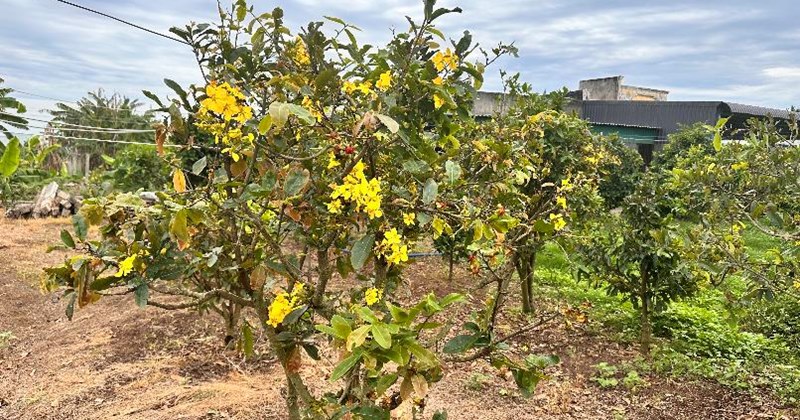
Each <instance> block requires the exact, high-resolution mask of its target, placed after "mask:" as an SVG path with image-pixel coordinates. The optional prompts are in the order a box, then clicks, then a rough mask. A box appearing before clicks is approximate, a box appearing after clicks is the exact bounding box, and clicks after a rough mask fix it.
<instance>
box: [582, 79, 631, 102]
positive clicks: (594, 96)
mask: <svg viewBox="0 0 800 420" xmlns="http://www.w3.org/2000/svg"><path fill="white" fill-rule="evenodd" d="M621 87H622V76H614V77H604V78H601V79H590V80H581V81H580V85H579V87H578V88H579V89H580V90H581V91H583V100H584V101H616V100H618V99H619V94H620V88H621Z"/></svg>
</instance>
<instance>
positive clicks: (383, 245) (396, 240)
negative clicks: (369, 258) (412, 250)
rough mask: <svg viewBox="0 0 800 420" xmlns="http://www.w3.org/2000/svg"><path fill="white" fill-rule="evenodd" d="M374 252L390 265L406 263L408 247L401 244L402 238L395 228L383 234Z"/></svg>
mask: <svg viewBox="0 0 800 420" xmlns="http://www.w3.org/2000/svg"><path fill="white" fill-rule="evenodd" d="M376 252H377V254H378V255H380V256H382V257H384V258H385V259H386V262H388V263H389V264H390V265H391V264H400V263H401V262H406V261H408V245H405V244H403V238H402V236H400V234H399V233H398V232H397V229H395V228H392V229H391V230H389V231H387V232H384V234H383V240H382V241H381V242H380V243H379V244H378V247H377V251H376Z"/></svg>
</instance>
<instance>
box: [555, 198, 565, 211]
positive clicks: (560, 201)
mask: <svg viewBox="0 0 800 420" xmlns="http://www.w3.org/2000/svg"><path fill="white" fill-rule="evenodd" d="M556 205H557V206H559V207H561V208H562V209H564V210H566V209H567V199H566V197H556Z"/></svg>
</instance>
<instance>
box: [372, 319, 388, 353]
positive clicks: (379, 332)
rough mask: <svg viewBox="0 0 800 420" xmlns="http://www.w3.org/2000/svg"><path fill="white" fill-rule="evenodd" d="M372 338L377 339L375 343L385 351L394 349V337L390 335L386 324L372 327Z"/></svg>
mask: <svg viewBox="0 0 800 420" xmlns="http://www.w3.org/2000/svg"><path fill="white" fill-rule="evenodd" d="M372 337H373V338H374V339H375V342H376V343H378V345H379V346H381V347H383V348H384V349H387V350H388V349H390V348H392V335H391V334H389V330H388V329H387V328H386V325H385V324H381V323H378V324H374V325H373V326H372Z"/></svg>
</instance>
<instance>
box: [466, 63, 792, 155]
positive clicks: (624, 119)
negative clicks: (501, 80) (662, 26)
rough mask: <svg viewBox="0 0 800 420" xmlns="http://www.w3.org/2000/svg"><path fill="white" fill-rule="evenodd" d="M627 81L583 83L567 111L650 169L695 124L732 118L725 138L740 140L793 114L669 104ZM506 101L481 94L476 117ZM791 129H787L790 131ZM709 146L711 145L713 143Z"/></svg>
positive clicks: (664, 94) (730, 105)
mask: <svg viewBox="0 0 800 420" xmlns="http://www.w3.org/2000/svg"><path fill="white" fill-rule="evenodd" d="M622 81H623V76H613V77H605V78H599V79H589V80H581V81H580V83H579V89H578V90H576V91H572V92H570V93H569V95H568V96H569V98H570V102H569V103H568V104H567V106H566V111H568V112H574V113H576V114H577V115H578V116H580V117H581V118H583V119H585V120H587V121H588V122H589V123H590V125H591V129H592V131H594V132H596V133H598V134H605V135H611V134H617V135H618V136H619V137H620V138H621V139H622V140H623V141H625V142H626V143H628V144H629V146H631V147H634V148H636V149H637V150H638V151H639V153H640V154H641V155H642V158H643V159H644V160H645V162H646V163H649V162H650V160H652V157H653V153H654V152H655V151H657V150H659V149H660V148H661V147H663V144H664V143H666V141H667V136H669V135H670V134H672V133H675V132H676V131H678V130H680V128H681V127H683V126H689V125H692V124H695V123H698V122H700V123H705V124H711V125H713V124H715V123H716V122H717V121H718V120H719V119H720V118H729V120H728V123H727V125H726V138H729V139H741V138H742V137H743V133H744V132H745V130H746V127H747V120H749V119H751V118H774V119H777V120H790V119H791V118H792V116H791V114H792V113H791V112H790V111H787V110H783V109H776V108H764V107H759V106H752V105H743V104H738V103H734V102H726V101H670V100H668V96H669V92H668V91H666V90H660V89H653V88H647V87H638V86H628V85H624V84H623V83H622ZM504 105H505V102H504V95H503V94H501V93H490V92H479V94H478V97H477V99H476V101H475V105H474V110H475V115H476V117H479V118H480V117H488V116H491V115H494V114H495V113H497V112H502V111H503V106H504ZM786 127H787V129H788V125H786ZM709 141H711V139H709Z"/></svg>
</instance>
